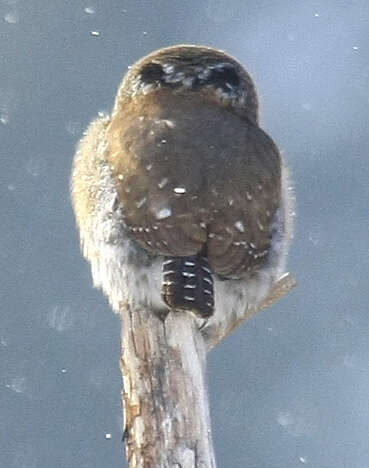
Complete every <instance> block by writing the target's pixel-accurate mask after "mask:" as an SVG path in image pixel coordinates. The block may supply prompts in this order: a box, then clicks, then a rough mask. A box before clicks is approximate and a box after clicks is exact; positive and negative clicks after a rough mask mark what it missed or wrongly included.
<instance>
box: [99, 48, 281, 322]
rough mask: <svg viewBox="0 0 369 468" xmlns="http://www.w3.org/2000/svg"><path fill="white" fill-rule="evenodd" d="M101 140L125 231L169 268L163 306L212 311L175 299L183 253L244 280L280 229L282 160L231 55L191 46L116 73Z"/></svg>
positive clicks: (180, 289)
mask: <svg viewBox="0 0 369 468" xmlns="http://www.w3.org/2000/svg"><path fill="white" fill-rule="evenodd" d="M104 138H105V139H104V151H103V155H104V156H103V157H104V160H105V162H106V163H107V164H108V166H109V169H110V171H111V176H112V179H113V181H114V184H115V186H116V191H117V197H116V203H117V206H118V205H119V207H120V210H121V211H120V213H121V214H120V216H121V219H122V223H123V224H124V229H125V230H126V233H127V235H128V237H129V238H130V239H132V241H133V242H134V243H135V244H136V245H139V246H141V248H142V249H144V250H145V251H147V252H149V253H151V254H152V255H153V257H155V258H156V257H158V256H160V257H162V259H163V261H164V262H165V261H167V262H168V258H170V259H172V265H175V268H176V269H177V270H176V274H175V275H174V276H173V277H175V278H176V280H175V281H172V282H171V284H169V286H168V281H167V283H165V278H164V279H163V286H162V296H163V299H164V301H165V302H166V303H167V304H168V305H169V306H170V307H172V308H175V307H179V308H188V309H190V310H193V311H194V312H197V313H200V314H202V315H204V316H209V315H211V313H212V310H213V305H214V299H213V297H212V298H211V300H210V301H209V297H208V296H207V295H206V294H202V295H198V294H197V295H194V299H190V300H189V301H187V302H188V303H187V304H186V303H183V301H182V302H181V301H180V300H179V297H181V296H182V299H183V297H184V296H185V295H186V288H185V283H186V281H185V278H186V276H183V275H185V271H184V270H183V268H184V263H185V261H186V259H187V257H189V258H190V260H188V261H189V262H190V263H191V262H192V261H193V262H195V267H196V268H197V266H198V265H197V262H203V261H206V262H208V267H209V269H210V271H211V274H210V277H211V275H212V274H215V275H216V276H218V277H219V278H221V279H242V278H244V279H245V280H247V278H252V277H253V275H254V274H255V273H256V272H258V271H259V270H261V269H262V268H263V267H264V266H267V265H268V264H269V263H270V262H271V258H270V249H271V245H272V243H273V239H274V240H276V241H278V242H280V241H281V237H283V235H284V231H285V219H284V218H285V216H286V214H285V212H283V213H282V214H281V211H283V207H282V206H281V205H282V195H283V194H282V188H281V183H282V182H281V158H280V155H279V152H278V149H277V147H276V145H275V144H274V143H273V141H272V140H271V138H269V137H268V135H266V133H265V132H263V130H261V129H260V127H259V126H258V103H257V96H256V91H255V87H254V85H253V82H252V80H251V78H250V76H249V75H248V74H247V72H246V71H245V70H244V69H243V68H242V67H241V65H240V64H239V63H238V62H236V61H235V60H234V59H232V58H231V57H229V56H228V55H226V54H224V53H223V52H220V51H216V50H214V49H210V48H204V47H194V46H178V47H174V48H168V49H163V50H160V51H158V52H154V53H153V54H150V55H149V56H147V57H145V58H144V59H142V60H141V61H139V62H138V63H137V64H135V65H134V66H133V67H132V68H131V70H130V71H129V72H128V74H127V76H126V78H125V79H124V81H123V83H122V85H121V88H120V90H119V92H118V96H117V100H116V103H115V107H114V111H113V115H112V118H111V119H110V121H109V122H107V124H106V131H105V137H104ZM283 255H284V253H283ZM204 259H205V260H204ZM173 268H174V267H173ZM178 272H179V273H178ZM200 272H201V268H200V269H198V271H197V275H200ZM177 273H178V274H177ZM204 274H205V273H204ZM180 278H182V282H180ZM179 282H180V284H179ZM200 283H201V285H200ZM171 288H172V289H171ZM190 288H191V286H188V285H187V292H188V289H190ZM195 288H200V289H201V288H202V289H204V286H203V283H202V278H199V283H198V284H197V283H196V285H195V286H194V287H193V289H195ZM195 296H196V297H195ZM186 297H189V296H186ZM173 298H174V299H173ZM206 304H207V305H206ZM209 304H211V307H210V306H209ZM209 307H210V308H209Z"/></svg>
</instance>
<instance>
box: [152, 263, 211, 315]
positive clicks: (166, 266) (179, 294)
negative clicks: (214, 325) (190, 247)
mask: <svg viewBox="0 0 369 468" xmlns="http://www.w3.org/2000/svg"><path fill="white" fill-rule="evenodd" d="M161 295H162V298H163V300H164V302H165V303H166V304H167V305H168V307H170V308H173V309H185V310H191V311H192V312H194V313H195V314H197V315H200V316H201V317H204V318H207V317H210V316H211V315H212V314H213V312H214V288H213V278H212V276H211V271H210V268H209V263H208V259H207V258H206V257H205V256H204V255H203V254H197V255H191V256H190V257H165V259H164V261H163V282H162V289H161Z"/></svg>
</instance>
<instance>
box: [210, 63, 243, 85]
mask: <svg viewBox="0 0 369 468" xmlns="http://www.w3.org/2000/svg"><path fill="white" fill-rule="evenodd" d="M207 81H208V82H209V84H213V85H214V86H215V87H217V88H218V87H221V88H223V87H226V84H229V85H230V86H232V88H237V86H239V84H240V78H239V76H238V73H237V71H236V70H235V69H234V68H233V67H223V68H215V69H213V70H212V71H211V73H210V76H209V78H208V79H207Z"/></svg>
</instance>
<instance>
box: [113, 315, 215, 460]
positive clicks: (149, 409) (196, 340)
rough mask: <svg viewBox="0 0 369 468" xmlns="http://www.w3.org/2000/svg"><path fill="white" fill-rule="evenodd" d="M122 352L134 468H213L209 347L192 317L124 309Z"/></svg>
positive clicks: (128, 446)
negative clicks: (206, 369)
mask: <svg viewBox="0 0 369 468" xmlns="http://www.w3.org/2000/svg"><path fill="white" fill-rule="evenodd" d="M121 351H122V354H121V370H122V375H123V384H124V389H123V392H122V397H123V403H124V413H125V414H124V416H125V437H126V451H127V459H128V462H129V466H130V468H173V467H176V468H194V467H201V468H215V466H216V465H215V458H214V453H213V447H212V440H211V429H210V418H209V404H208V396H207V391H206V382H205V380H206V373H205V361H206V351H205V343H204V339H203V337H202V335H201V332H199V330H198V326H197V325H196V321H195V320H194V318H193V316H192V314H189V313H184V312H179V311H178V312H177V311H174V312H171V313H170V314H168V316H167V317H166V318H165V320H164V319H163V318H160V317H158V316H157V315H155V314H153V312H152V311H151V310H145V309H142V308H141V309H139V310H133V309H132V308H125V309H124V310H122V350H121Z"/></svg>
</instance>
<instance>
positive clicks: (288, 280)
mask: <svg viewBox="0 0 369 468" xmlns="http://www.w3.org/2000/svg"><path fill="white" fill-rule="evenodd" d="M295 286H296V280H295V279H294V278H293V276H292V275H291V274H290V273H285V274H284V275H282V276H281V277H280V279H279V280H278V281H277V282H276V283H275V285H274V286H273V288H272V290H271V291H270V293H269V295H268V297H266V298H265V299H264V300H263V301H262V302H261V303H260V304H258V305H257V306H255V307H246V309H245V310H241V311H236V310H235V311H232V312H230V313H229V315H228V316H227V317H217V316H215V317H214V319H213V320H210V321H209V323H208V324H207V325H206V326H205V327H204V328H203V330H202V334H203V337H204V340H205V343H206V346H207V349H211V348H214V346H216V345H217V344H218V343H219V342H220V341H222V340H223V339H224V338H226V337H227V336H228V335H229V334H230V333H231V332H232V331H233V330H234V329H235V328H236V327H238V325H240V324H241V323H242V322H243V321H244V320H246V319H248V318H250V317H252V316H253V315H255V314H256V313H257V312H259V311H261V310H264V309H266V308H267V307H270V306H271V305H272V304H274V303H275V302H277V301H279V299H282V297H284V296H285V295H286V294H287V293H288V292H289V291H290V290H291V289H293V288H294V287H295Z"/></svg>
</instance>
